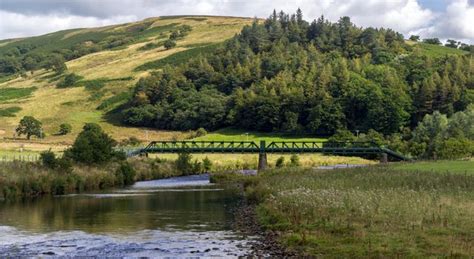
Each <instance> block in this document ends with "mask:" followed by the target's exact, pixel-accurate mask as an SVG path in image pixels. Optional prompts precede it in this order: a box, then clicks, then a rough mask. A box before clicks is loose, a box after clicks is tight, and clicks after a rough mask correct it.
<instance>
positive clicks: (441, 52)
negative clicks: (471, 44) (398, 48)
mask: <svg viewBox="0 0 474 259" xmlns="http://www.w3.org/2000/svg"><path fill="white" fill-rule="evenodd" d="M407 44H409V45H412V46H414V47H415V48H418V49H419V50H420V51H421V53H423V54H425V55H427V56H430V57H432V58H436V57H442V56H446V55H465V54H468V52H467V51H464V50H460V49H454V48H448V47H445V46H438V45H433V44H427V43H422V42H414V41H407Z"/></svg>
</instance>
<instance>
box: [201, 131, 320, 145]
mask: <svg viewBox="0 0 474 259" xmlns="http://www.w3.org/2000/svg"><path fill="white" fill-rule="evenodd" d="M193 140H199V141H210V140H214V141H255V142H259V141H260V140H265V141H266V142H272V141H325V140H326V139H324V138H315V137H311V136H295V135H286V134H279V133H263V132H252V131H243V130H239V129H233V128H225V129H221V130H217V131H214V132H210V133H208V134H206V135H205V136H202V137H197V138H194V139H193Z"/></svg>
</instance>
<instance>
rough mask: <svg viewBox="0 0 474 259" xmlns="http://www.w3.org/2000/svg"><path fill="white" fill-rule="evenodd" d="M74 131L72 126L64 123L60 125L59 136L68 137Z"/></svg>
mask: <svg viewBox="0 0 474 259" xmlns="http://www.w3.org/2000/svg"><path fill="white" fill-rule="evenodd" d="M71 131H72V126H71V124H69V123H63V124H61V125H59V135H67V134H69V133H71Z"/></svg>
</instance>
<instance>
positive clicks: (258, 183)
mask: <svg viewBox="0 0 474 259" xmlns="http://www.w3.org/2000/svg"><path fill="white" fill-rule="evenodd" d="M457 163H458V162H451V164H450V165H451V166H454V170H448V171H447V172H445V173H439V172H434V171H412V170H405V169H401V168H399V167H397V166H395V167H392V166H391V165H390V166H370V167H366V168H356V169H338V170H312V169H303V168H297V167H296V168H295V167H287V168H283V169H275V170H269V171H265V172H264V173H262V174H261V175H259V176H257V177H250V176H246V177H244V176H235V177H234V178H232V177H231V178H229V175H228V174H227V175H223V174H216V175H214V176H213V179H216V181H217V182H225V181H229V179H231V181H232V179H234V181H236V179H237V181H243V182H244V183H245V186H247V187H246V195H247V197H248V198H249V199H250V200H253V201H256V202H257V208H256V211H257V218H258V220H259V222H260V224H261V225H262V226H263V227H264V228H265V229H267V230H272V231H274V232H275V233H277V235H278V240H279V242H280V243H281V244H282V245H283V246H284V247H286V248H288V249H290V250H292V251H296V252H297V253H298V254H299V255H301V256H310V257H329V258H360V257H364V258H372V257H377V258H380V257H389V258H393V257H398V258H426V257H458V258H470V257H472V256H473V255H474V221H472V218H474V175H473V174H459V173H456V168H458V166H456V165H457ZM414 165H416V164H414ZM417 166H418V167H421V168H426V165H425V164H421V165H417ZM465 166H466V165H465V164H464V163H460V165H459V167H465Z"/></svg>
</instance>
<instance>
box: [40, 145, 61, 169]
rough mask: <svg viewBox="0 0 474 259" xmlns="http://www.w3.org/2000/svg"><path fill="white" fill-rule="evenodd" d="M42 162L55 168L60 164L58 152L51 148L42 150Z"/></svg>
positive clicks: (48, 166)
mask: <svg viewBox="0 0 474 259" xmlns="http://www.w3.org/2000/svg"><path fill="white" fill-rule="evenodd" d="M40 160H41V164H43V166H45V167H47V168H51V169H55V168H56V167H57V166H58V160H57V159H56V154H55V153H54V152H52V151H51V150H48V151H44V152H41V154H40Z"/></svg>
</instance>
